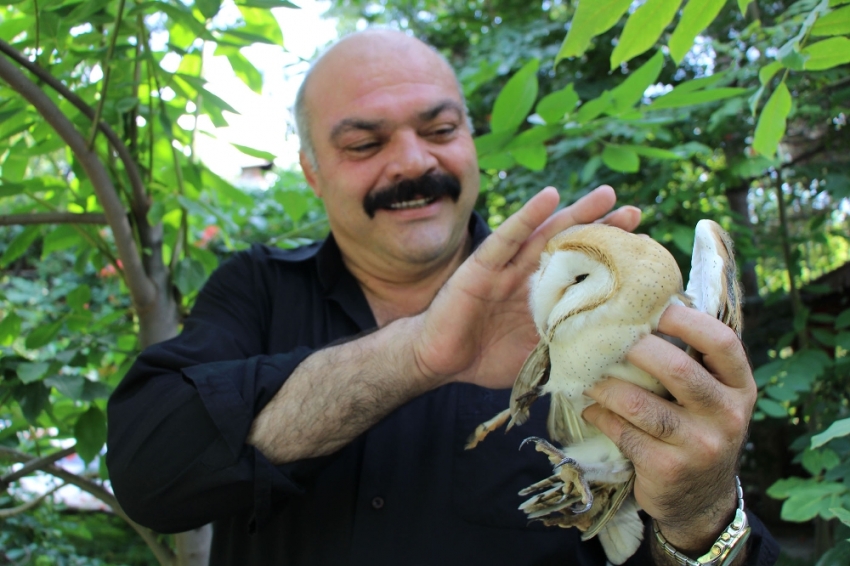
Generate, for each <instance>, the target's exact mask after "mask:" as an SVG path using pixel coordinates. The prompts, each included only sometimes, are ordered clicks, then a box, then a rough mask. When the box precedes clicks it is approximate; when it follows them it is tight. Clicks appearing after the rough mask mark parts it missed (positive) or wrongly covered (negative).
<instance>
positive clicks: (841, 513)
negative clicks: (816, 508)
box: [830, 507, 850, 527]
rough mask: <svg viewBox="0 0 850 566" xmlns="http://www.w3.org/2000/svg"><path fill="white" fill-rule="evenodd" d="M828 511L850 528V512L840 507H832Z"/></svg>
mask: <svg viewBox="0 0 850 566" xmlns="http://www.w3.org/2000/svg"><path fill="white" fill-rule="evenodd" d="M830 511H832V513H833V514H834V515H835V516H836V517H838V520H840V521H841V522H842V523H844V524H845V525H847V526H848V527H850V511H848V510H847V509H843V508H841V507H832V508H830Z"/></svg>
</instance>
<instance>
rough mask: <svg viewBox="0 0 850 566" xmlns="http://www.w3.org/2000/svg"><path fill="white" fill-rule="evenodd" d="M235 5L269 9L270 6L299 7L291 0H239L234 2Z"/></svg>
mask: <svg viewBox="0 0 850 566" xmlns="http://www.w3.org/2000/svg"><path fill="white" fill-rule="evenodd" d="M236 5H237V6H250V7H252V8H265V9H267V10H270V9H272V8H294V9H300V7H299V6H296V5H295V4H293V3H292V2H288V1H287V0H240V1H239V2H236Z"/></svg>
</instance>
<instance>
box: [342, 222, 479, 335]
mask: <svg viewBox="0 0 850 566" xmlns="http://www.w3.org/2000/svg"><path fill="white" fill-rule="evenodd" d="M471 251H472V236H471V234H469V233H466V237H465V238H464V241H463V243H462V244H461V245H460V246H459V247H458V249H457V251H456V252H455V253H454V254H453V255H452V256H451V257H449V258H447V260H444V261H442V262H439V263H435V264H433V265H424V266H411V267H410V268H409V269H407V270H396V271H393V272H392V273H375V272H374V271H372V270H368V269H364V268H363V266H361V265H359V264H357V263H355V262H351V261H349V260H348V259H347V258H346V257H345V255H344V254H343V262H344V263H345V265H346V267H347V268H348V270H349V271H350V272H351V274H352V275H354V278H355V279H357V281H358V282H359V283H360V288H361V289H362V290H363V294H364V295H365V296H366V300H367V301H368V302H369V307H370V308H371V309H372V313H373V315H374V316H375V321H376V322H377V323H378V326H379V327H382V326H385V325H387V324H389V323H390V322H392V321H394V320H397V319H399V318H404V317H407V316H413V315H416V314H418V313H420V312H422V311H424V310H425V309H427V308H428V305H430V304H431V301H432V300H433V299H434V297H435V296H436V295H437V292H438V291H439V290H440V288H441V287H442V286H443V285H444V284H445V282H446V281H448V279H449V277H451V276H452V274H453V273H454V272H455V270H456V269H457V268H458V267H460V265H461V264H462V263H463V262H464V261H465V260H466V258H467V257H468V256H469V254H470V253H471Z"/></svg>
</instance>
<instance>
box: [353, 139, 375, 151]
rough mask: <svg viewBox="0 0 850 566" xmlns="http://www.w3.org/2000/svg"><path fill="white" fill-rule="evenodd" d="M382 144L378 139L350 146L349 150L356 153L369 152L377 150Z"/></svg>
mask: <svg viewBox="0 0 850 566" xmlns="http://www.w3.org/2000/svg"><path fill="white" fill-rule="evenodd" d="M380 145H381V144H380V143H378V142H376V141H372V142H366V143H359V144H355V145H351V146H348V151H352V152H354V153H368V152H370V151H374V150H376V149H377V148H378V147H380Z"/></svg>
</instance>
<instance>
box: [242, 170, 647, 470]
mask: <svg viewBox="0 0 850 566" xmlns="http://www.w3.org/2000/svg"><path fill="white" fill-rule="evenodd" d="M614 202H615V197H614V191H613V190H612V189H611V188H610V187H602V188H600V189H597V190H596V191H593V192H592V193H590V194H589V195H587V196H586V197H584V198H583V199H581V200H579V201H578V202H576V203H575V204H573V205H572V206H570V207H567V208H565V209H564V210H561V211H559V212H558V213H556V214H554V215H553V214H552V212H553V210H554V209H555V207H556V205H557V203H558V194H557V191H555V190H554V189H546V190H544V191H541V192H540V193H538V194H537V195H536V196H535V197H534V198H532V199H531V200H530V201H529V202H528V203H526V205H525V206H524V207H523V208H522V209H521V210H520V211H518V212H517V213H516V214H514V215H513V216H511V217H510V218H508V220H506V221H505V222H504V223H503V224H502V225H501V226H500V227H499V228H498V229H497V230H495V231H494V233H493V234H491V235H490V236H489V237H488V238H487V239H486V240H485V241H484V243H483V244H482V245H481V246H480V247H479V248H478V250H476V251H475V253H474V254H473V255H472V256H471V257H470V258H468V259H467V261H466V262H464V263H463V265H461V267H460V268H459V269H458V270H457V271H456V272H455V274H454V275H453V276H452V277H451V278H450V279H449V281H448V282H447V283H446V284H445V285H444V287H443V288H442V289H441V290H440V292H439V293H438V294H437V296H436V297H435V299H434V301H433V302H432V303H431V305H430V306H429V308H428V309H427V310H426V311H425V312H423V313H421V314H420V315H417V316H415V317H411V318H405V319H400V320H397V321H395V322H393V323H391V324H389V325H387V326H385V327H384V328H381V329H380V330H378V331H376V332H374V333H372V334H369V335H367V336H365V337H363V338H360V339H358V340H353V341H351V342H347V343H344V344H341V345H339V346H335V347H332V348H327V349H325V350H321V351H319V352H316V353H314V354H313V355H311V356H310V357H308V358H307V359H306V360H304V362H303V363H302V364H301V365H300V366H299V367H298V368H297V369H296V370H295V372H293V374H292V375H291V376H290V377H289V379H288V380H287V381H286V383H285V384H284V385H283V387H281V389H280V390H279V391H278V393H277V394H276V395H275V396H274V398H273V399H272V401H271V402H270V403H269V404H268V405H267V406H266V407H265V408H264V409H263V410H262V411H261V412H260V414H259V415H258V416H257V418H256V419H255V420H254V423H253V426H252V428H251V432H250V434H249V436H248V443H249V444H252V445H254V446H255V447H257V448H258V449H259V450H260V451H261V452H262V453H263V454H264V455H265V456H266V457H267V458H269V459H270V460H271V461H272V462H274V463H284V462H292V461H297V460H300V459H303V458H307V457H314V456H320V455H326V454H330V453H332V452H334V451H336V450H338V449H339V448H341V447H342V446H344V445H346V444H347V443H349V442H350V441H351V440H353V439H354V438H355V437H357V436H358V435H359V434H361V433H362V432H364V431H365V430H367V429H368V428H369V427H370V426H372V425H373V424H374V423H376V422H377V421H379V420H380V419H381V418H382V417H384V416H385V415H387V414H388V413H389V412H391V411H392V410H394V409H395V408H397V407H398V406H400V405H401V404H403V403H404V402H406V401H408V400H410V399H412V398H414V397H416V396H418V395H420V394H422V393H424V392H426V391H428V390H430V389H433V388H435V387H439V386H440V385H443V384H445V383H449V382H451V381H465V382H471V383H477V384H479V385H486V386H489V387H509V386H510V385H511V384H512V383H513V381H514V379H515V377H516V374H517V372H518V371H519V368H520V366H521V365H522V363H523V361H524V360H525V358H526V356H527V355H528V353H529V352H530V351H531V350H532V349H533V348H534V345H535V344H536V342H537V333H536V330H535V328H534V324H533V322H532V320H531V316H530V314H529V312H528V303H527V296H528V290H527V281H528V277H529V275H530V274H531V273H532V272H533V271H534V270H535V269H536V268H537V265H538V261H539V257H540V253H541V252H542V250H543V248H544V246H545V245H546V242H547V241H548V240H549V239H550V238H551V237H552V236H554V235H555V234H556V233H558V232H560V231H562V230H565V229H566V228H568V227H570V226H572V225H574V224H579V223H588V222H593V221H596V220H598V219H599V218H601V217H603V216H604V215H605V213H607V212H608V211H609V210H610V209H611V208H612V207H613V205H614ZM639 219H640V213H639V211H638V210H637V209H635V208H633V207H625V208H623V209H620V210H619V211H617V212H616V213H613V214H612V215H609V217H607V218H606V220H605V221H606V222H609V223H612V224H615V225H619V226H620V227H623V228H625V229H633V228H634V227H635V226H636V225H637V223H638V221H639Z"/></svg>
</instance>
